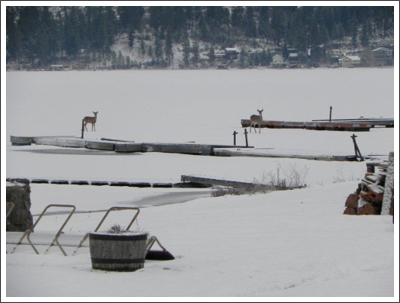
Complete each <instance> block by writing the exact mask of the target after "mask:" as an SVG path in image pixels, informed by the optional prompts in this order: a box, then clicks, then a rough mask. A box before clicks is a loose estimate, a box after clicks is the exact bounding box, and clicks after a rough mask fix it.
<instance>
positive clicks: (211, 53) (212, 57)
mask: <svg viewBox="0 0 400 303" xmlns="http://www.w3.org/2000/svg"><path fill="white" fill-rule="evenodd" d="M208 58H209V59H208V62H209V63H210V65H214V63H215V50H214V47H213V46H211V47H210V51H209V52H208Z"/></svg>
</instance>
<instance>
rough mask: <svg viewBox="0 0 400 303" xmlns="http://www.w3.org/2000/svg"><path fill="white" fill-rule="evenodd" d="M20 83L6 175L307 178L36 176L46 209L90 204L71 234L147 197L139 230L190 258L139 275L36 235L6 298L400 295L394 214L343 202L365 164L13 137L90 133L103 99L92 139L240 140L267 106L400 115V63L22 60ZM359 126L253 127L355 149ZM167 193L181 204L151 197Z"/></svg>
mask: <svg viewBox="0 0 400 303" xmlns="http://www.w3.org/2000/svg"><path fill="white" fill-rule="evenodd" d="M6 88H7V93H6V97H7V100H6V131H5V132H6V136H3V135H2V140H4V141H3V142H2V143H3V144H2V149H6V176H4V175H3V177H2V178H3V182H4V181H5V177H9V178H29V179H32V178H39V179H42V178H43V179H49V180H51V179H65V180H89V181H94V180H99V181H129V182H136V181H145V182H172V183H174V182H179V181H180V177H181V175H191V174H193V175H206V176H210V177H213V178H222V179H228V180H239V181H240V180H243V181H250V182H251V181H259V182H261V181H265V182H268V181H269V180H270V179H271V178H276V177H277V175H278V174H279V176H280V178H292V177H296V176H297V178H299V179H301V182H303V183H305V184H307V188H305V189H301V190H292V191H276V192H272V193H268V194H265V195H264V194H257V195H244V196H223V197H220V198H210V197H206V196H207V194H208V193H209V192H207V191H209V189H205V190H202V189H178V188H174V189H165V188H157V189H156V188H140V189H139V188H129V187H111V186H76V185H70V186H68V185H45V184H31V201H32V207H31V212H32V214H34V215H38V214H40V213H41V212H42V210H43V209H44V208H45V206H47V205H48V204H52V203H58V204H74V205H76V207H77V214H76V215H74V216H73V217H72V219H71V221H70V222H68V226H67V228H65V234H66V235H67V234H71V235H76V234H77V235H78V236H81V237H82V236H83V235H84V234H85V233H86V232H88V231H90V230H93V228H94V227H95V226H97V224H98V222H99V220H100V219H101V217H102V215H103V214H104V210H106V209H108V208H110V207H112V206H140V207H143V209H142V211H141V215H140V218H139V219H140V226H139V227H140V229H145V230H147V231H149V232H150V233H151V234H153V235H156V236H157V237H158V238H159V239H160V240H161V241H162V243H163V244H164V245H165V246H166V247H167V248H168V250H169V251H171V252H172V253H173V254H174V256H175V257H176V259H175V260H174V261H172V262H164V263H163V262H156V261H154V262H147V261H146V265H145V268H144V269H142V270H139V271H138V272H134V273H125V274H121V273H109V272H101V271H96V270H92V269H91V264H90V254H89V251H88V248H82V249H81V251H80V252H79V254H77V255H76V256H73V257H71V256H70V255H69V256H68V257H64V256H63V255H61V253H60V251H58V250H57V248H52V249H51V251H50V252H49V253H48V254H46V255H44V254H42V253H41V254H40V255H35V254H34V252H33V251H32V250H31V249H30V247H29V246H24V247H20V248H18V250H17V251H16V252H15V253H13V254H8V255H7V258H2V260H4V263H5V262H7V264H6V266H4V267H3V268H6V270H7V285H6V287H7V289H6V291H7V296H11V297H18V296H21V297H29V296H32V297H47V296H50V297H51V296H54V297H56V296H63V297H68V296H81V297H86V296H100V297H118V296H125V297H130V298H131V297H135V296H138V297H163V296H168V297H182V296H183V297H186V296H187V297H193V296H197V297H202V296H213V297H214V296H215V297H223V296H226V297H247V296H248V297H264V296H265V297H286V296H289V297H322V296H340V297H343V296H344V297H357V296H362V297H365V296H373V297H391V296H393V295H394V292H395V291H394V286H393V285H394V284H395V283H396V282H394V278H393V269H394V268H395V269H396V268H398V266H396V264H394V261H393V256H394V247H393V244H394V243H393V238H395V239H397V238H398V235H397V234H396V233H397V231H394V226H393V224H392V219H391V218H390V217H388V216H360V217H354V216H344V215H343V214H342V213H343V211H344V203H345V200H346V198H347V196H348V195H349V194H350V193H352V192H353V191H354V190H355V189H356V188H357V183H358V181H359V180H360V178H361V177H363V176H364V174H365V172H366V162H335V161H313V160H301V159H287V158H252V157H209V156H192V155H179V154H162V153H135V154H116V153H114V152H104V151H102V152H99V151H95V150H86V149H72V148H61V147H53V146H44V145H31V146H12V145H11V144H10V141H9V138H10V136H11V135H13V136H77V137H80V135H81V121H82V118H83V117H84V116H88V115H92V112H93V111H98V112H99V114H98V121H97V124H96V132H91V131H88V132H85V138H87V139H100V138H113V139H122V140H134V141H135V142H196V143H209V144H232V142H233V136H232V134H233V132H234V131H237V132H238V136H237V143H238V144H239V145H242V144H244V135H243V128H241V124H240V120H241V119H248V118H249V117H250V115H252V114H256V113H257V109H264V112H263V116H264V119H271V120H272V119H276V120H294V121H303V120H313V119H327V118H328V117H329V108H330V106H332V107H333V112H332V113H333V115H332V118H358V117H360V116H364V117H370V118H372V117H384V118H394V117H393V115H394V69H393V68H379V69H378V68H377V69H357V68H354V69H347V68H346V69H345V68H343V69H312V70H243V71H242V70H209V71H205V70H200V71H181V70H179V71H178V70H177V71H110V72H105V71H104V72H102V71H95V72H94V71H79V72H78V71H69V72H7V73H6ZM395 130H396V129H386V128H373V129H371V131H370V132H360V133H357V134H356V135H357V143H358V145H359V147H360V150H361V152H362V153H363V155H384V156H386V155H388V153H389V152H390V151H393V150H394V148H395V142H394V137H395V135H394V134H395ZM2 132H3V133H4V130H2ZM352 134H353V133H352V132H336V131H311V130H302V129H301V130H299V129H298V130H291V129H262V133H261V134H258V133H257V134H255V133H254V132H252V133H251V134H249V144H250V145H252V146H254V147H255V148H258V149H260V150H262V149H264V150H269V149H271V150H283V151H287V152H292V153H307V151H312V152H314V153H320V154H325V155H331V154H349V155H352V154H354V148H353V143H352V140H351V138H350V136H351V135H352ZM370 161H372V160H370ZM4 167H5V166H4V165H3V170H4ZM195 198H196V199H195ZM193 199H195V200H193ZM187 200H191V201H190V202H188V203H181V202H185V201H187ZM162 204H170V205H164V206H161V207H149V206H155V205H157V206H158V205H162ZM118 215H119V214H118ZM61 217H62V216H61V215H60V214H56V215H53V216H46V220H48V224H47V225H46V224H41V226H40V227H39V228H38V230H36V229H35V231H37V232H36V233H35V234H38V235H40V233H41V232H43V233H49V232H52V231H54V230H56V226H59V224H60V221H62V220H61ZM35 218H37V217H36V216H35ZM115 220H116V221H114V222H112V223H115V222H117V223H119V222H128V221H126V220H125V221H123V220H122V218H121V217H117V218H116V219H115ZM120 220H121V221H120ZM46 222H47V221H46ZM107 223H108V222H107ZM57 224H58V225H57ZM105 225H106V224H105ZM107 227H109V225H106V228H107ZM4 233H5V232H4ZM210 235H212V236H211V237H210ZM4 238H6V237H2V239H4ZM7 238H8V237H7ZM238 239H239V241H240V242H239V243H240V244H241V245H238ZM371 243H373V245H371ZM9 246H11V245H9ZM11 248H12V247H11ZM7 249H10V247H8V248H7ZM41 249H42V251H43V250H44V249H43V247H41ZM42 251H41V252H42ZM69 253H70V251H68V254H69ZM377 256H378V257H377ZM2 262H3V261H2ZM396 262H397V261H396ZM397 265H398V264H397ZM39 268H40V273H41V275H40V278H38V269H39ZM105 274H107V275H105ZM54 277H62V278H61V279H55V278H54ZM107 277H111V278H112V281H113V283H112V284H113V285H112V287H110V280H109V279H107ZM393 282H394V283H393ZM20 285H24V286H25V287H23V288H21V287H20ZM396 286H397V284H396ZM2 287H3V286H2ZM2 293H3V292H2ZM311 301H313V300H312V299H311V300H307V302H311ZM349 301H351V300H349Z"/></svg>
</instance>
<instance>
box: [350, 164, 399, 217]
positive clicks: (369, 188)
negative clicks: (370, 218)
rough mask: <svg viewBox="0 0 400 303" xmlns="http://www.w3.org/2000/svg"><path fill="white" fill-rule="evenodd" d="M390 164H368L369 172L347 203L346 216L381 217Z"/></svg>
mask: <svg viewBox="0 0 400 303" xmlns="http://www.w3.org/2000/svg"><path fill="white" fill-rule="evenodd" d="M387 171H388V163H387V162H382V163H367V172H366V173H365V176H364V178H363V179H361V182H360V183H359V184H358V188H357V190H356V191H355V192H354V193H352V194H350V195H349V196H348V197H347V199H346V203H345V207H346V209H345V210H344V212H343V214H345V215H380V214H381V211H382V202H383V199H384V192H385V185H386V176H387ZM391 190H392V195H391V206H390V215H393V196H394V192H393V191H394V190H393V188H392V189H391Z"/></svg>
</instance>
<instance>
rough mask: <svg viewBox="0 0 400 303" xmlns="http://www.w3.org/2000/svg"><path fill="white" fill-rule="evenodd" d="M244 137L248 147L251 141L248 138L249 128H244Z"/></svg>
mask: <svg viewBox="0 0 400 303" xmlns="http://www.w3.org/2000/svg"><path fill="white" fill-rule="evenodd" d="M244 137H245V138H246V147H248V146H249V142H248V140H247V129H245V130H244Z"/></svg>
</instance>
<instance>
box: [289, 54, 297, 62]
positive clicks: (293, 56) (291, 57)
mask: <svg viewBox="0 0 400 303" xmlns="http://www.w3.org/2000/svg"><path fill="white" fill-rule="evenodd" d="M288 60H289V63H298V62H299V54H298V53H290V54H289V57H288Z"/></svg>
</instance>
